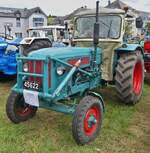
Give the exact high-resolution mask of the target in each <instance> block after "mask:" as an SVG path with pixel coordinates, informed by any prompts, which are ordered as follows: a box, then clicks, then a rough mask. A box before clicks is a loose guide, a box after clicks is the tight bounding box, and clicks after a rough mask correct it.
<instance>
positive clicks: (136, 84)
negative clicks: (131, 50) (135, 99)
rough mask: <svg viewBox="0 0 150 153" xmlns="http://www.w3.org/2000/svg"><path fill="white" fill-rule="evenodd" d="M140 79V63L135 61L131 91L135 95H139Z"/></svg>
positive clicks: (141, 72)
mask: <svg viewBox="0 0 150 153" xmlns="http://www.w3.org/2000/svg"><path fill="white" fill-rule="evenodd" d="M142 80H143V69H142V63H141V62H138V63H136V65H135V67H134V75H133V92H134V93H135V94H136V95H139V94H140V92H141V89H142Z"/></svg>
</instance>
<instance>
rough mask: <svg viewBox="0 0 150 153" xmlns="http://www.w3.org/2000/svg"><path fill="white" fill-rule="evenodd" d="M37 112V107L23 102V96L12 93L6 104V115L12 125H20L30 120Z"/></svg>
mask: <svg viewBox="0 0 150 153" xmlns="http://www.w3.org/2000/svg"><path fill="white" fill-rule="evenodd" d="M36 111H37V107H34V106H31V105H28V104H26V103H25V102H24V98H23V95H21V94H18V93H15V92H12V93H11V94H10V95H9V97H8V100H7V103H6V113H7V116H8V118H9V119H10V120H11V121H12V122H13V123H20V122H23V121H26V120H28V119H30V118H32V117H33V116H34V115H35V114H36Z"/></svg>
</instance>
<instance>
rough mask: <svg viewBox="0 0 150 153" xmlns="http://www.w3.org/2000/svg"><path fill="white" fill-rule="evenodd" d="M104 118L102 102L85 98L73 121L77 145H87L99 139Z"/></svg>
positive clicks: (90, 97)
mask: <svg viewBox="0 0 150 153" xmlns="http://www.w3.org/2000/svg"><path fill="white" fill-rule="evenodd" d="M102 117H103V106H102V103H101V102H100V100H99V99H98V98H96V97H93V96H85V97H84V98H83V99H82V100H81V101H80V103H79V104H78V106H77V108H76V111H75V114H74V117H73V121H72V134H73V138H74V139H75V141H76V143H77V144H81V145H84V144H87V143H89V142H91V141H93V140H94V139H95V138H96V137H97V135H98V133H99V130H100V128H101V124H102Z"/></svg>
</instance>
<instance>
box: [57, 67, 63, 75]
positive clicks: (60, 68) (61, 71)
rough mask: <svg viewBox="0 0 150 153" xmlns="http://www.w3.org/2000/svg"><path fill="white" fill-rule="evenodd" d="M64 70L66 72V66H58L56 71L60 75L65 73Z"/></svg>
mask: <svg viewBox="0 0 150 153" xmlns="http://www.w3.org/2000/svg"><path fill="white" fill-rule="evenodd" d="M64 72H65V68H64V67H57V69H56V73H57V74H58V75H63V74H64Z"/></svg>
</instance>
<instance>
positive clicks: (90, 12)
mask: <svg viewBox="0 0 150 153" xmlns="http://www.w3.org/2000/svg"><path fill="white" fill-rule="evenodd" d="M95 13H96V9H90V10H87V11H82V12H80V13H78V14H76V16H80V15H93V14H95ZM99 13H100V14H125V11H123V10H121V9H109V8H104V7H100V8H99Z"/></svg>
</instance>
